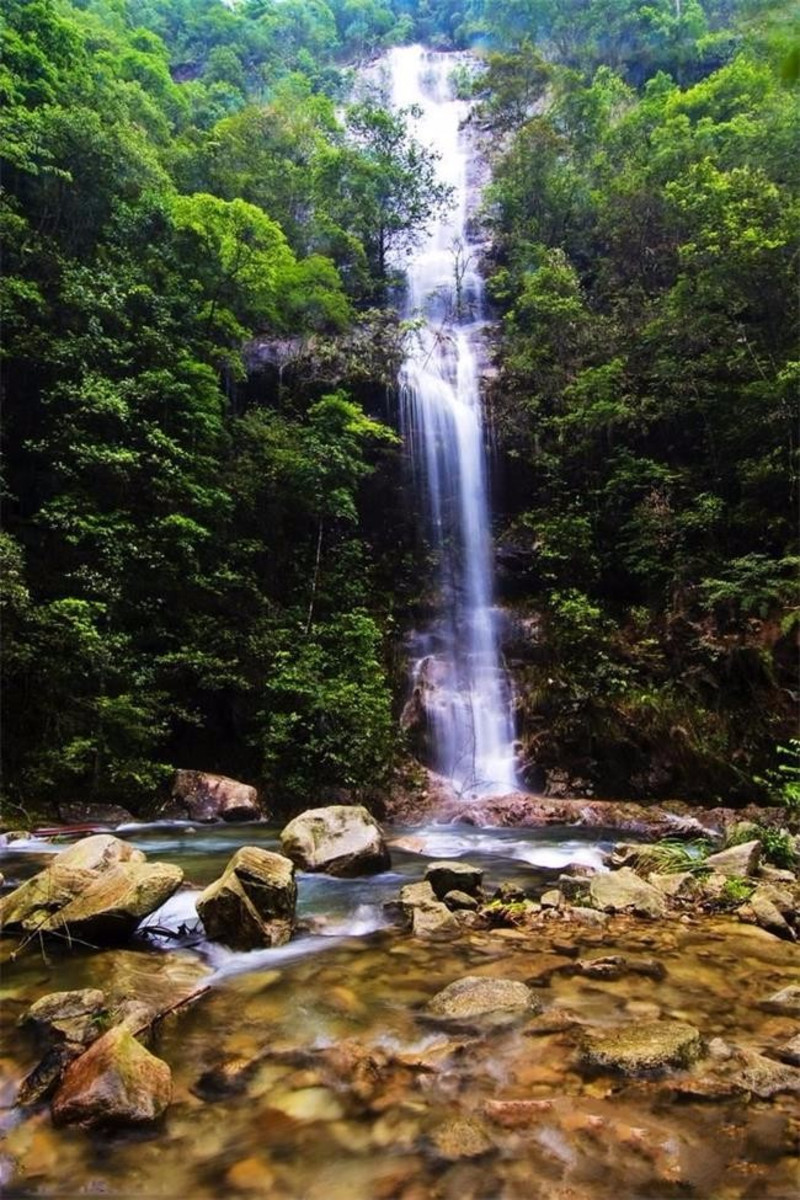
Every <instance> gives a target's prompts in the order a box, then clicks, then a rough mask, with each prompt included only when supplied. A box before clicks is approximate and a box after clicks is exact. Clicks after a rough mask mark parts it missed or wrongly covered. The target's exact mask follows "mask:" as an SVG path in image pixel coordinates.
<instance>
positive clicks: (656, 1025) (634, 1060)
mask: <svg viewBox="0 0 800 1200" xmlns="http://www.w3.org/2000/svg"><path fill="white" fill-rule="evenodd" d="M702 1048H703V1042H702V1038H701V1036H700V1031H699V1030H697V1029H695V1028H694V1026H693V1025H686V1024H684V1023H683V1022H681V1021H644V1022H641V1023H639V1024H637V1025H630V1026H625V1027H624V1028H622V1029H614V1030H596V1031H593V1030H586V1031H585V1033H584V1037H583V1045H582V1047H581V1062H582V1063H583V1065H584V1066H586V1067H591V1068H595V1069H597V1068H600V1069H609V1070H613V1071H621V1072H622V1073H623V1074H624V1075H637V1074H639V1072H641V1071H655V1070H660V1069H663V1068H665V1067H688V1066H689V1065H690V1064H691V1063H693V1062H694V1061H695V1060H696V1059H697V1058H699V1057H700V1054H701V1052H702Z"/></svg>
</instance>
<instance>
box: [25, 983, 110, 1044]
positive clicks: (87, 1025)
mask: <svg viewBox="0 0 800 1200" xmlns="http://www.w3.org/2000/svg"><path fill="white" fill-rule="evenodd" d="M106 1007H107V1006H106V998H105V995H104V994H103V992H101V991H100V989H99V988H82V989H81V990H80V991H74V992H50V994H49V995H47V996H42V998H41V999H40V1000H37V1001H36V1003H35V1004H32V1005H31V1006H30V1008H29V1009H28V1010H27V1012H25V1013H23V1015H22V1016H21V1017H20V1019H19V1021H18V1024H19V1025H22V1026H29V1027H30V1028H31V1029H33V1030H34V1031H35V1033H36V1034H37V1036H38V1037H39V1038H41V1039H42V1040H43V1041H46V1042H55V1043H59V1042H74V1043H76V1044H78V1045H82V1046H85V1045H88V1044H89V1042H93V1041H94V1040H95V1038H97V1037H99V1035H100V1033H101V1018H102V1016H103V1015H104V1014H105V1012H106Z"/></svg>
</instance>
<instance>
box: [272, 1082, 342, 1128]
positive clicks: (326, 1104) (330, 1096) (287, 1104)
mask: <svg viewBox="0 0 800 1200" xmlns="http://www.w3.org/2000/svg"><path fill="white" fill-rule="evenodd" d="M270 1106H271V1107H272V1108H274V1109H276V1110H277V1111H278V1112H281V1113H283V1114H284V1115H285V1116H287V1117H292V1118H293V1120H295V1121H338V1120H340V1119H341V1118H342V1117H343V1116H344V1109H343V1108H342V1105H341V1103H340V1102H339V1100H338V1098H337V1096H336V1094H335V1093H334V1092H332V1091H331V1090H330V1088H326V1087H305V1088H298V1089H297V1090H296V1091H293V1092H287V1093H285V1094H284V1095H278V1096H271V1097H270Z"/></svg>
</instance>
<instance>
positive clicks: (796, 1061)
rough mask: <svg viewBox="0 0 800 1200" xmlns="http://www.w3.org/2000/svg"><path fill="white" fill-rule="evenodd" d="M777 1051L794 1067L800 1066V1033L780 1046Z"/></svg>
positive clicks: (781, 1057)
mask: <svg viewBox="0 0 800 1200" xmlns="http://www.w3.org/2000/svg"><path fill="white" fill-rule="evenodd" d="M775 1053H776V1054H777V1056H778V1058H779V1059H781V1061H782V1062H785V1063H789V1065H790V1066H792V1067H800V1033H798V1034H795V1036H794V1037H793V1038H792V1039H791V1040H790V1041H788V1042H785V1043H784V1045H782V1046H779V1047H778V1049H777V1050H776V1051H775Z"/></svg>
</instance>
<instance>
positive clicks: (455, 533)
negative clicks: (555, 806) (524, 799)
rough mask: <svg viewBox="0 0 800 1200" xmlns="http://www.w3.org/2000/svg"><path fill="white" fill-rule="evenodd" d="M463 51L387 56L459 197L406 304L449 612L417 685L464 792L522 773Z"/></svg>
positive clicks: (437, 754)
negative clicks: (501, 640) (496, 584)
mask: <svg viewBox="0 0 800 1200" xmlns="http://www.w3.org/2000/svg"><path fill="white" fill-rule="evenodd" d="M456 61H457V59H456V56H454V55H452V54H444V53H437V52H431V51H427V50H424V49H423V48H422V47H420V46H403V47H398V48H397V49H395V50H393V51H392V52H391V53H390V54H389V56H388V62H389V70H390V76H391V96H392V103H393V104H394V105H395V106H397V107H408V106H409V105H415V106H417V108H418V109H419V110H420V115H419V117H418V118H416V120H415V126H416V127H415V129H414V132H415V135H416V137H417V138H418V140H419V141H420V142H421V143H422V144H423V145H425V146H428V147H430V148H431V149H433V150H435V151H437V152H438V154H439V155H440V161H439V174H440V177H441V179H442V181H443V182H445V183H447V184H449V185H450V186H451V187H452V191H453V201H454V203H453V206H452V208H451V209H450V210H449V211H448V212H447V213H446V214H445V215H444V216H443V217H442V218H441V219H440V220H439V221H438V222H437V223H436V225H435V227H434V228H433V229H432V230H431V232H430V234H429V236H428V237H427V239H426V240H425V242H424V243H423V244H422V245H421V246H420V247H419V249H418V251H417V252H416V253H415V254H414V255H413V256H412V257H411V259H410V261H409V262H407V263H406V264H405V269H406V272H407V284H408V290H407V302H406V316H414V315H420V316H422V317H423V318H424V323H423V327H422V328H421V330H420V332H419V336H418V338H417V340H416V345H415V346H414V348H413V350H412V352H411V353H410V354H409V356H408V358H407V359H406V361H405V363H404V364H403V367H402V371H401V376H400V387H401V397H402V402H401V419H402V424H403V433H404V436H405V438H406V441H407V445H408V446H409V447H410V450H411V454H412V457H413V461H414V468H415V476H416V478H417V479H418V480H419V484H420V486H421V487H422V488H424V495H425V498H426V509H427V512H428V515H429V536H430V538H431V541H432V544H433V546H434V548H435V550H436V555H437V560H438V570H439V579H438V585H439V595H440V602H439V609H440V616H439V619H438V620H437V622H436V623H435V625H433V626H432V627H431V628H429V629H428V630H427V631H426V632H424V633H419V634H417V635H415V637H414V644H413V647H412V655H413V684H414V691H415V696H416V699H417V701H418V703H419V704H420V706H421V707H422V708H424V712H425V716H426V719H427V725H428V731H429V741H430V758H431V761H432V765H433V766H434V767H435V769H436V770H438V771H440V772H441V773H442V774H443V775H445V776H447V777H448V778H449V779H451V780H452V782H453V785H454V786H455V787H456V788H457V789H458V791H460V792H462V793H463V792H470V791H473V792H480V793H484V794H485V793H487V792H495V793H502V792H508V791H511V790H512V789H514V788H515V787H516V786H517V783H516V776H515V771H514V749H513V741H514V726H513V719H512V715H511V696H510V689H509V685H508V679H507V676H506V674H505V672H504V671H503V669H502V666H501V663H500V654H499V649H498V630H497V614H496V612H495V610H494V609H493V607H492V590H493V589H492V583H493V581H492V550H491V538H490V529H489V502H488V495H487V482H486V447H485V442H484V433H483V418H482V411H481V401H480V391H479V373H478V363H479V352H480V347H481V335H482V330H483V324H484V309H483V288H482V280H481V278H480V275H479V273H478V271H477V269H476V258H477V254H476V253H475V247H474V246H470V242H469V237H468V230H467V225H468V215H469V208H468V197H469V188H468V169H469V166H470V151H469V146H468V145H467V141H466V138H465V137H464V135H463V132H462V122H463V119H464V117H465V116H466V111H467V106H466V104H465V102H463V101H460V100H458V99H456V98H455V97H454V96H453V89H452V85H451V82H450V75H451V73H452V70H453V66H454V64H455V62H456Z"/></svg>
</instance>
